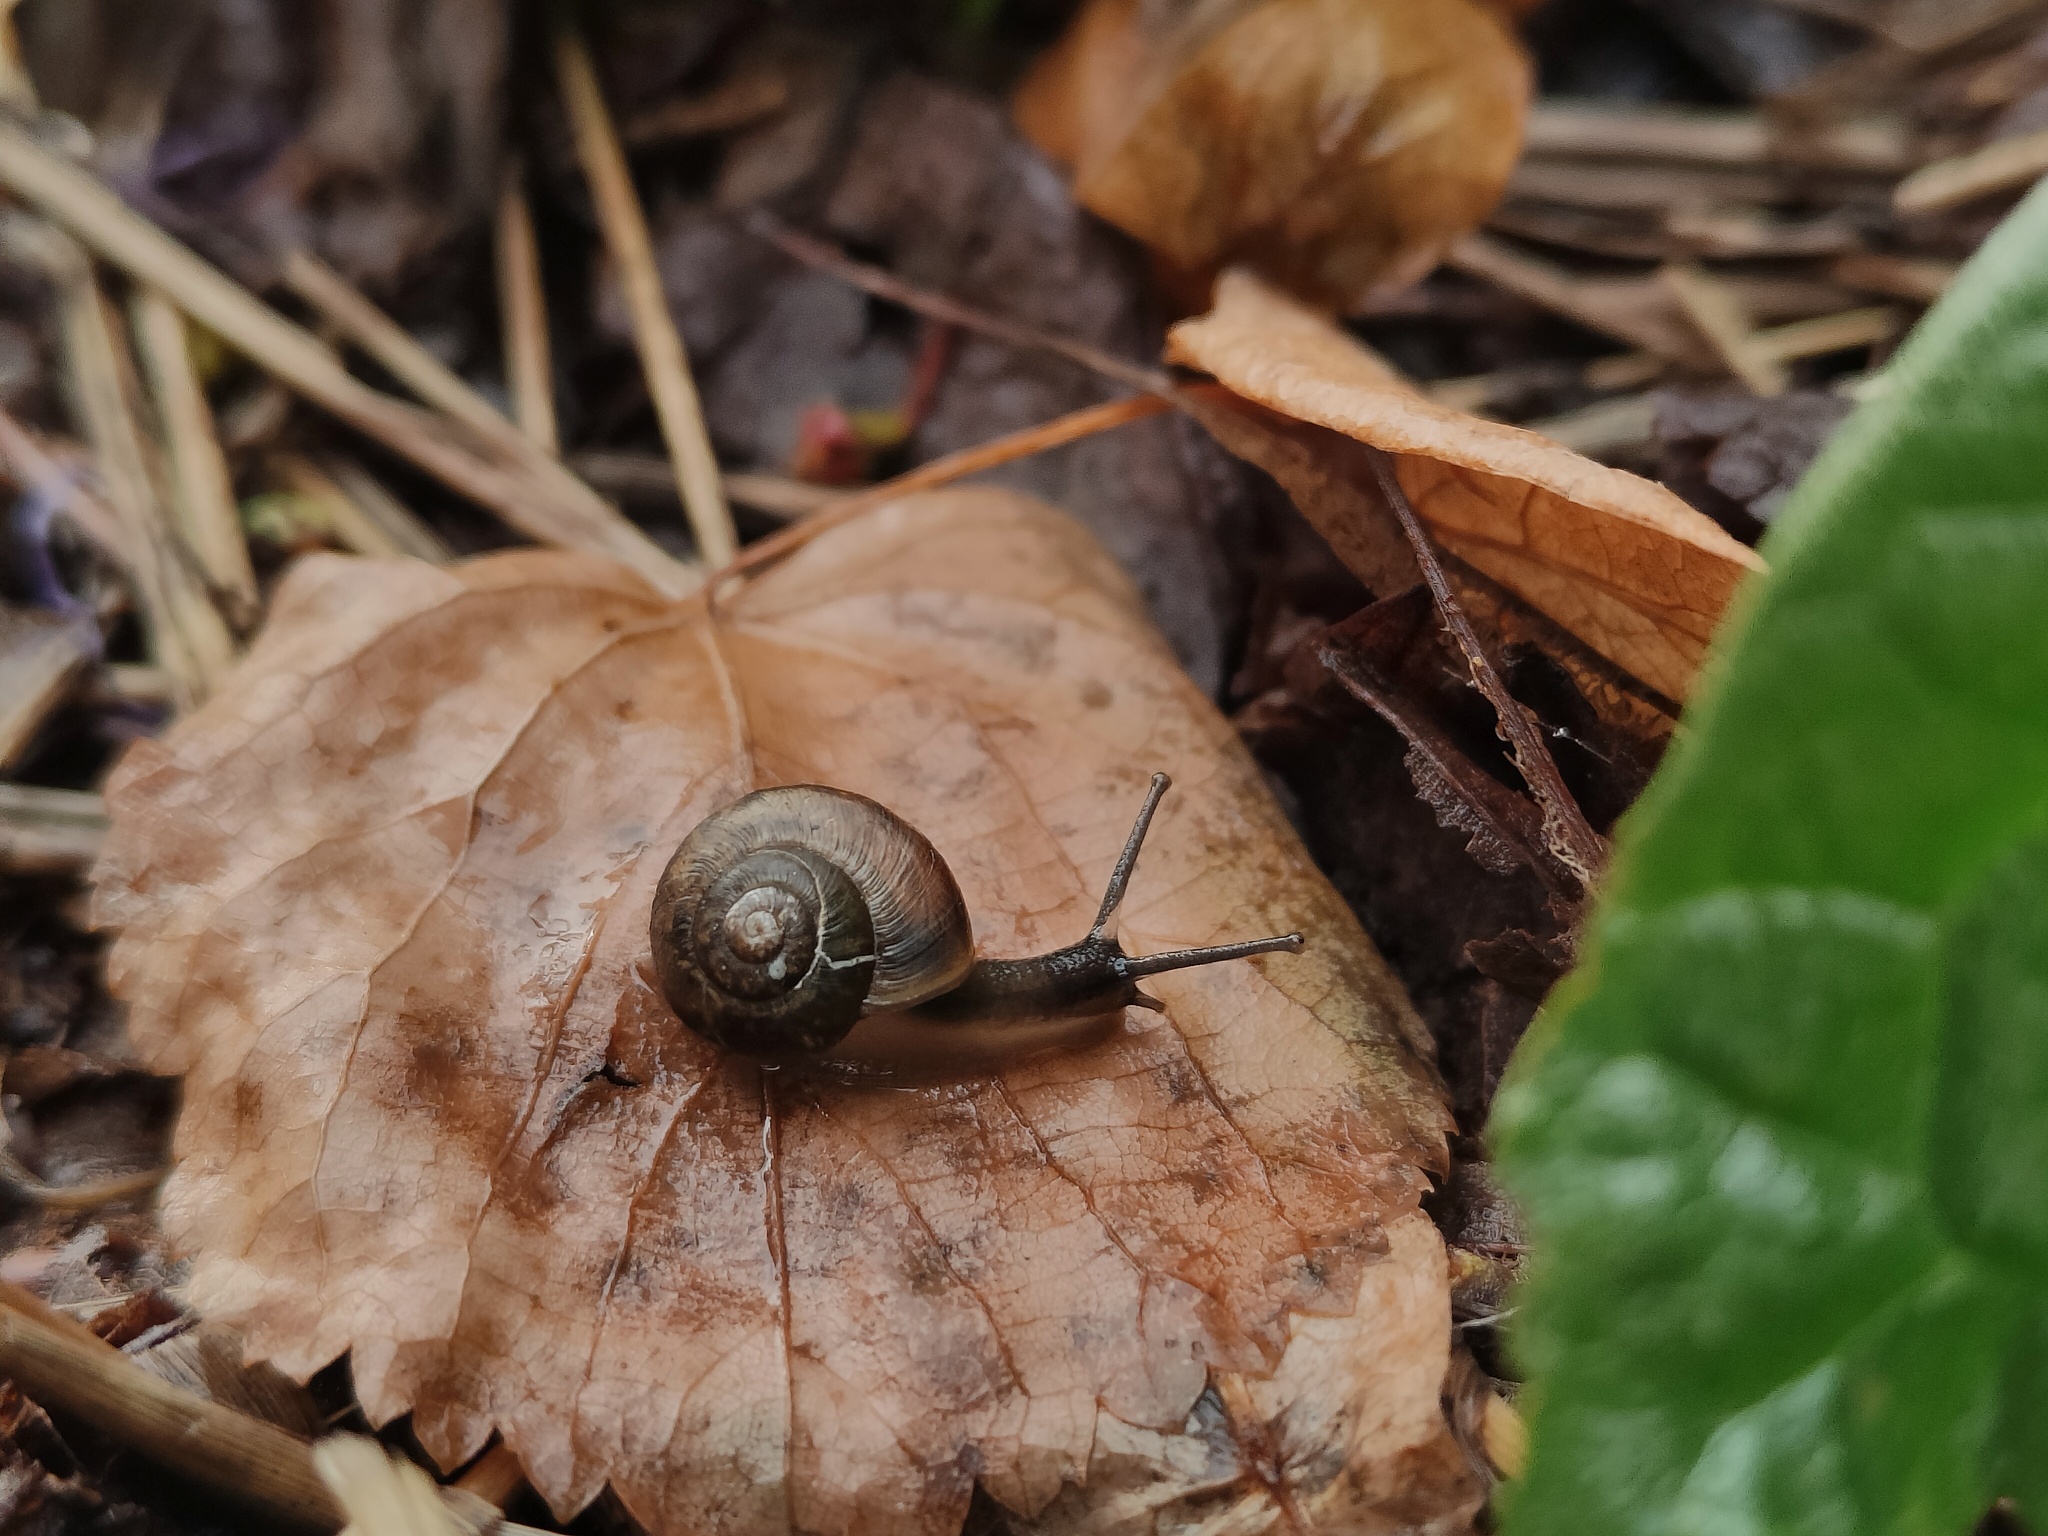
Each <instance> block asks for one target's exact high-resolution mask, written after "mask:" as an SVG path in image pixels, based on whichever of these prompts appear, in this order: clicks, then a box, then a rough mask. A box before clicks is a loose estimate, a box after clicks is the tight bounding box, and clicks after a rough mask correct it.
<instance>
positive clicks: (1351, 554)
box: [1168, 272, 1763, 701]
mask: <svg viewBox="0 0 2048 1536" xmlns="http://www.w3.org/2000/svg"><path fill="white" fill-rule="evenodd" d="M1168 356H1169V357H1170V358H1171V360H1172V361H1174V362H1177V363H1183V364H1186V365H1187V366H1188V367H1191V368H1199V369H1201V370H1202V371H1203V372H1205V373H1209V374H1212V375H1214V376H1215V378H1216V379H1217V380H1218V381H1220V382H1221V383H1222V384H1223V385H1224V386H1225V387H1226V388H1228V389H1229V390H1230V391H1231V392H1232V393H1233V394H1235V395H1237V396H1239V397H1242V398H1243V399H1245V400H1249V401H1253V402H1255V403H1256V404H1258V405H1260V406H1263V407H1266V408H1267V409H1269V410H1272V411H1277V412H1279V413H1280V414H1281V415H1282V416H1283V417H1286V418H1288V419H1289V420H1291V421H1293V422H1303V423H1307V424H1309V426H1310V427H1312V428H1327V429H1329V430H1330V431H1333V432H1336V433H1340V434H1342V435H1343V436H1345V437H1349V438H1354V439H1356V440H1357V441H1359V442H1363V443H1370V444H1372V445H1373V446H1374V447H1377V448H1380V449H1383V450H1385V451H1386V452H1387V453H1389V454H1391V455H1392V456H1393V458H1394V463H1395V469H1396V473H1397V474H1398V475H1399V477H1400V481H1401V487H1402V489H1403V490H1405V491H1406V492H1407V493H1408V497H1409V499H1410V500H1411V501H1412V502H1413V503H1414V504H1415V510H1416V511H1417V512H1418V513H1419V514H1421V517H1422V519H1423V521H1424V522H1426V523H1427V524H1428V525H1429V527H1430V531H1431V532H1432V533H1433V534H1434V535H1435V536H1436V539H1437V541H1438V542H1439V543H1440V544H1441V545H1442V546H1443V548H1445V549H1446V550H1448V551H1449V552H1450V553H1451V554H1452V555H1454V556H1456V557H1457V558H1458V559H1459V560H1461V561H1463V562H1464V563H1465V564H1466V565H1468V566H1470V567H1472V568H1473V569H1475V570H1477V571H1479V572H1481V573H1483V574H1484V575H1486V576H1488V577H1491V578H1492V579H1493V580H1494V581H1496V582H1498V583H1500V584H1501V585H1502V586H1504V587H1506V588H1507V589H1508V590H1509V591H1511V592H1513V593H1514V594H1516V595H1517V596H1519V597H1520V598H1522V599H1523V600H1524V601H1525V602H1527V603H1529V604H1530V605H1531V606H1532V607H1534V608H1536V609H1537V610H1539V611H1540V612H1542V613H1544V614H1546V615H1547V616H1548V617H1550V618H1551V619H1553V620H1555V621H1556V622H1557V623H1558V624H1560V625H1562V626H1563V627H1564V628H1565V629H1566V630H1568V631H1569V632H1570V633H1571V634H1572V635H1574V636H1576V637H1577V638H1578V639H1579V640H1580V641H1582V642H1584V643H1585V644H1586V645H1587V646H1589V647H1591V648H1592V649H1593V650H1594V651H1596V652H1598V653H1599V654H1600V655H1601V656H1603V657H1605V658H1606V659H1607V660H1608V661H1609V662H1612V663H1613V664H1614V665H1615V666H1617V667H1619V668H1621V669H1622V670H1623V671H1624V672H1627V673H1629V674H1630V675H1631V676H1633V677H1635V678H1637V679H1639V680H1640V681H1642V682H1644V683H1647V684H1648V685H1649V686H1650V687H1651V688H1654V689H1656V690H1657V691H1658V692H1660V693H1662V694H1664V695H1665V696H1666V697H1668V698H1671V699H1675V700H1679V701H1683V700H1684V698H1685V697H1686V694H1687V693H1688V691H1689V690H1690V689H1691V687H1692V680H1693V675H1694V673H1695V672H1696V671H1697V670H1698V668H1699V663H1700V658H1701V656H1702V655H1703V654H1704V653H1705V651H1706V646H1707V640H1708V637H1709V636H1710V635H1711V634H1712V633H1713V630H1714V626H1715V624H1716V623H1717V622H1718V621H1719V619H1720V616H1721V612H1722V610H1723V609H1724V608H1725V607H1726V606H1727V603H1728V599H1729V597H1730V596H1731V595H1732V594H1733V593H1734V590H1735V587H1736V585H1737V583H1738V582H1740V581H1741V580H1742V578H1743V576H1745V575H1746V574H1748V573H1749V572H1751V571H1755V570H1761V569H1762V568H1763V562H1762V561H1760V560H1759V559H1758V558H1757V556H1756V555H1755V553H1754V552H1753V551H1751V550H1750V549H1749V548H1748V547H1747V546H1745V545H1743V544H1741V543H1739V542H1737V541H1736V540H1735V539H1734V538H1732V537H1730V536H1729V535H1728V534H1727V533H1726V532H1725V531H1724V530H1723V529H1722V528H1721V526H1720V525H1719V524H1718V523H1716V522H1714V521H1713V520H1712V519H1711V518H1708V517H1706V516H1704V515H1702V514H1701V513H1699V512H1696V511H1694V510H1693V509H1692V508H1691V507H1689V506H1687V505H1686V504H1685V503H1684V502H1683V501H1681V500H1679V498H1678V497H1676V496H1674V495H1673V494H1672V493H1671V492H1669V491H1667V490H1665V489H1664V488H1663V487H1662V486H1660V485H1656V484H1654V483H1652V482H1651V481H1648V480H1644V479H1642V478H1641V477H1640V476H1637V475H1631V474H1629V473H1628V472H1627V471H1625V470H1619V469H1613V468H1610V467H1609V466H1607V465H1604V464H1596V463H1594V462H1593V461H1592V460H1591V459H1587V458H1582V457H1581V456H1580V455H1578V454H1576V453H1573V452H1572V451H1571V450H1570V449H1569V448H1566V447H1563V446H1562V445H1561V444H1558V443H1554V442H1552V441H1551V440H1550V439H1548V438H1546V437H1542V436H1540V435H1538V434H1537V433H1534V432H1527V431H1524V430H1523V429H1521V428H1520V427H1509V426H1503V425H1501V424H1499V423H1498V422H1491V421H1484V420H1481V419H1480V418H1478V417H1476V416H1467V415H1465V414H1464V413H1463V412H1460V411H1454V410H1451V409H1449V408H1447V407H1445V406H1441V405H1437V404H1435V403H1434V402H1432V401H1430V400H1427V399H1425V398H1424V397H1423V396H1421V395H1420V394H1418V393H1417V392H1416V391H1415V390H1413V389H1411V388H1409V387H1408V385H1407V384H1406V383H1404V382H1403V381H1402V380H1401V379H1400V378H1398V377H1397V376H1396V375H1395V374H1393V373H1392V372H1391V371H1390V370H1389V369H1388V368H1387V367H1386V365H1385V364H1383V363H1381V362H1380V361H1379V360H1378V359H1377V358H1376V357H1374V356H1373V355H1372V354H1371V353H1370V352H1368V351H1366V350H1365V349H1364V348H1363V347H1361V346H1359V345H1358V344H1357V343H1356V342H1354V341H1353V340H1352V339H1351V338H1350V336H1348V335H1347V334H1345V333H1344V332H1343V331H1342V330H1340V329H1339V328H1338V327H1336V326H1335V325H1332V324H1331V323H1330V322H1329V321H1327V320H1325V319H1324V318H1323V317H1321V316H1320V315H1317V314H1314V313H1312V312H1310V311H1308V310H1306V309H1303V308H1302V307H1301V306H1300V305H1298V304H1296V303H1294V302H1293V301H1292V300H1291V299H1288V298H1287V297H1286V296H1285V295H1283V294H1280V293H1277V292H1275V291H1274V290H1273V289H1271V288H1270V287H1268V286H1266V285H1265V284H1264V283H1261V282H1260V281H1259V280H1258V279H1257V278H1255V277H1253V276H1251V275H1250V274H1248V273H1243V272H1227V273H1225V274H1224V275H1223V277H1222V279H1221V280H1220V281H1219V282H1218V283H1217V285H1216V305H1215V308H1214V309H1213V310H1211V311H1210V313H1208V314H1206V315H1203V316H1201V317H1199V318H1197V319H1194V320H1188V321H1184V322H1183V323H1181V324H1180V325H1177V326H1175V327H1174V328H1173V331H1172V333H1171V335H1170V336H1169V338H1168ZM1301 451H1302V452H1304V453H1306V454H1308V455H1310V456H1313V455H1314V454H1315V452H1316V450H1315V447H1314V445H1313V444H1311V445H1310V446H1309V447H1308V448H1307V449H1305V450H1301ZM1325 456H1327V454H1326V455H1325ZM1302 501H1303V505H1302V510H1303V512H1304V513H1305V514H1306V515H1307V516H1308V517H1309V519H1310V521H1312V522H1315V523H1316V524H1317V526H1318V528H1319V529H1320V531H1321V532H1322V533H1323V535H1324V537H1325V538H1327V539H1329V540H1330V543H1331V546H1332V547H1333V548H1334V549H1335V550H1336V551H1337V553H1338V555H1339V556H1340V557H1341V558H1343V559H1344V560H1345V563H1346V564H1348V565H1350V566H1351V567H1352V568H1353V570H1354V571H1355V572H1356V573H1357V575H1358V576H1359V578H1360V579H1361V580H1363V581H1364V582H1365V583H1366V584H1367V585H1368V586H1370V587H1375V588H1379V587H1382V586H1383V585H1385V584H1386V583H1387V579H1388V578H1387V574H1386V572H1387V570H1388V569H1389V568H1390V567H1391V566H1392V565H1393V563H1394V561H1395V559H1396V556H1397V555H1398V554H1399V551H1398V550H1394V549H1393V548H1392V544H1393V543H1395V542H1397V541H1398V539H1399V534H1398V531H1395V532H1393V533H1392V534H1390V535H1389V534H1385V533H1376V532H1375V531H1374V530H1373V529H1372V528H1370V527H1367V526H1364V519H1365V518H1366V517H1367V516H1368V515H1369V514H1368V511H1367V509H1366V508H1365V507H1364V504H1363V503H1362V502H1361V500H1360V498H1359V496H1358V495H1356V494H1355V491H1354V494H1352V495H1351V496H1350V497H1349V499H1348V500H1347V501H1341V502H1340V501H1338V500H1336V499H1335V498H1334V497H1325V498H1321V499H1320V500H1319V499H1318V498H1316V497H1314V496H1310V497H1306V498H1302ZM1389 521H1390V520H1389Z"/></svg>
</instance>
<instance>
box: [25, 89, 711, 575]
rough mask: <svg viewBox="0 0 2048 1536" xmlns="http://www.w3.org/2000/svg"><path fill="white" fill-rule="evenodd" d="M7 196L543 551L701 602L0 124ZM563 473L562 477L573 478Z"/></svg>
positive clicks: (668, 560)
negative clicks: (595, 556) (556, 548)
mask: <svg viewBox="0 0 2048 1536" xmlns="http://www.w3.org/2000/svg"><path fill="white" fill-rule="evenodd" d="M0 186H5V187H7V188H8V189H9V190H11V191H13V192H14V193H16V194H17V195H18V196H20V197H22V198H23V199H25V200H26V201H28V202H30V203H32V204H34V205H35V206H36V207H37V208H39V209H41V210H42V211H43V212H44V213H46V214H47V215H48V216H49V217H50V218H52V219H54V220H55V221H56V222H57V223H59V224H61V225H63V226H64V227H65V228H66V229H68V230H70V231H71V232H72V233H73V234H74V235H76V236H77V237H78V238H79V239H80V240H82V241H83V242H84V243H85V244H86V245H88V246H90V247H91V248H92V249H93V250H94V251H96V252H98V253H99V254H100V255H101V256H102V257H104V258H105V259H106V260H108V261H110V262H112V263H113V264H114V265H116V266H118V267H120V268H121V269H122V270H124V271H126V272H127V273H129V274H130V275H131V276H133V277H135V278H137V279H139V280H141V281H144V282H149V283H154V284H155V285H156V286H157V287H158V288H159V289H161V290H162V291H163V293H164V295H165V296H166V297H167V298H169V299H170V300H171V302H172V303H174V304H176V305H177V306H178V307H179V308H180V309H182V310H184V311H185V313H186V314H188V315H190V316H191V317H192V318H193V319H195V320H197V321H199V322H200V323H201V324H202V325H204V326H206V327H207V328H208V329H209V330H211V331H213V332H214V333H215V334H216V335H218V336H219V337H220V338H221V339H222V340H223V341H225V342H227V343H228V344H229V345H230V346H232V347H234V348H235V349H236V350H237V351H238V352H241V353H242V354H244V355H245V356H247V357H248V358H249V359H250V360H251V361H253V362H255V363H256V364H258V365H259V366H261V367H262V368H264V369H266V370H268V371H269V372H270V373H271V374H272V375H274V376H275V377H276V378H278V379H279V380H280V381H282V382H283V383H285V384H287V385H289V386H290V387H291V388H292V389H293V390H295V391H296V392H297V393H299V394H300V395H302V396H304V397H305V398H306V399H308V400H311V401H312V402H314V403H315V404H316V405H319V406H321V407H323V408H324V409H326V410H328V411H331V412H333V413H334V414H335V415H336V416H338V417H340V418H341V419H342V420H343V421H345V422H347V423H348V424H349V425H350V426H353V427H355V428H356V429H357V430H358V431H361V432H365V433H368V434H369V435H370V436H372V437H374V438H376V439H377V440H378V441H379V442H381V443H383V444H384V445H385V446H386V447H388V448H390V449H391V450H392V451H393V452H395V453H397V454H400V455H401V456H403V457H405V458H408V459H410V460H411V461H412V462H413V463H415V464H417V465H419V467H420V468H422V469H424V470H425V471H426V472H427V473H429V474H431V475H433V476H435V477H436V478H437V479H440V480H441V481H443V482H444V483H446V484H447V485H449V486H450V487H452V488H453V489H454V490H456V491H458V492H460V493H461V494H463V495H464V496H467V497H470V498H471V499H472V500H474V501H476V502H478V503H479V504H481V505H483V506H485V507H488V508H490V509H491V510H492V511H494V512H496V513H497V514H498V515H499V516H500V517H502V518H504V519H505V521H507V522H508V523H510V524H511V525H512V526H513V527H515V528H517V529H519V530H520V531H521V532H523V533H526V534H528V535H530V536H531V537H533V538H536V539H539V540H541V541H542V542H544V543H549V544H558V545H561V546H563V547H565V548H569V549H585V550H591V551H594V552H597V553H600V554H607V555H610V556H612V558H614V559H616V560H619V561H621V562H623V563H624V564H626V565H628V566H631V567H632V568H633V569H634V570H636V571H638V572H639V573H640V574H641V575H643V576H645V577H646V578H647V579H648V580H649V581H650V582H652V583H653V584H654V585H655V586H656V587H658V588H660V589H661V590H662V591H664V592H668V593H671V594H674V595H677V596H680V595H682V594H684V593H687V592H691V591H694V590H695V589H696V587H697V585H698V580H697V576H696V573H695V572H694V571H692V570H691V569H690V568H689V567H688V566H686V565H684V564H682V563H681V562H679V561H677V560H675V559H674V558H673V557H671V556H670V555H668V554H667V553H665V552H664V551H663V550H662V549H661V548H660V546H658V545H657V544H655V543H654V541H653V540H651V539H649V538H648V537H647V535H646V534H644V533H642V532H641V531H640V530H639V529H638V528H635V527H634V526H633V525H632V524H631V523H629V522H627V521H626V519H625V518H623V517H621V516H620V515H619V514H618V512H617V511H616V510H614V509H613V508H611V507H609V506H607V505H606V504H605V503H604V502H603V500H602V499H600V498H598V497H596V496H595V495H590V494H588V493H587V492H586V494H585V495H584V496H582V497H578V498H574V499H571V500H566V501H565V500H564V499H563V497H562V496H561V494H560V489H559V487H554V486H549V485H546V484H540V483H536V480H535V477H534V475H533V474H532V473H531V471H530V467H529V465H528V464H527V462H526V461H525V460H523V459H515V458H512V457H511V456H509V455H507V454H505V453H504V452H502V451H501V450H499V449H498V448H497V445H496V444H495V442H494V441H492V440H489V439H481V438H479V436H478V434H476V433H474V432H468V431H464V430H462V429H460V427H459V425H458V424H457V423H454V422H448V421H443V420H440V419H438V418H436V417H434V416H432V415H430V414H428V413H426V412H424V411H420V410H418V409H416V408H415V407H413V406H410V405H408V404H406V403H405V402H404V401H402V400H395V399H393V398H392V397H390V396H389V395H385V394H382V393H380V392H379V391H377V390H374V389H372V388H370V387H369V386H368V385H367V384H365V383H363V382H362V381H361V380H360V379H358V378H356V377H355V376H354V375H352V374H351V373H349V372H348V370H347V369H346V368H344V367H343V366H342V365H341V363H340V361H339V360H338V359H337V358H336V357H335V356H334V354H333V352H332V351H330V350H329V349H328V348H327V347H325V346H323V345H322V344H321V343H320V342H319V341H318V340H317V339H316V338H315V337H314V336H312V335H311V334H310V333H308V332H307V331H306V330H304V329H303V328H301V327H299V326H296V325H294V324H292V323H291V322H290V321H289V320H287V319H285V318H284V317H283V316H282V315H280V314H278V313H277V312H276V311H275V310H273V309H271V308H269V307H268V306H267V305H265V304H263V303H262V302H261V301H259V300H258V299H256V298H255V297H254V296H253V295H252V294H250V293H249V292H248V291H247V290H246V289H244V288H242V287H241V285H239V284H238V283H236V282H234V281H233V279H231V278H229V277H228V276H226V275H225V274H224V273H222V272H220V271H219V270H218V269H216V268H214V267H213V266H211V265H209V264H208V263H207V262H205V261H203V260H202V259H200V258H199V257H198V256H197V255H195V254H193V252H191V251H190V250H188V249H186V248H185V247H184V246H182V245H180V244H179V243H178V242H177V241H175V240H173V239H172V238H171V237H170V236H168V235H166V234H165V233H164V232H163V231H162V230H160V229H158V228H157V227H156V226H155V225H154V224H151V223H150V222H149V221H148V220H147V219H144V218H142V217H141V216H140V215H138V214H136V213H135V212H133V211H132V210H130V209H129V208H128V207H127V206H126V205H125V204H123V203H122V202H121V200H120V199H119V198H118V197H116V196H115V195H114V194H113V193H112V192H110V191H109V190H108V189H107V188H106V187H104V186H102V185H101V184H100V183H99V182H98V181H96V180H94V179H93V177H92V176H91V175H89V174H88V173H87V172H85V171H83V170H81V169H79V167H77V166H76V165H73V164H72V163H71V162H69V161H68V160H65V159H63V158H62V157H61V156H58V155H54V154H52V153H51V152H50V151H48V150H46V149H44V148H43V147H42V146H40V145H39V144H37V143H36V142H35V141H34V140H33V139H31V138H30V137H29V136H28V135H27V134H26V133H24V132H23V131H22V130H21V129H20V128H19V127H18V126H16V125H14V124H12V123H6V122H0ZM565 474H566V472H565Z"/></svg>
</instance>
